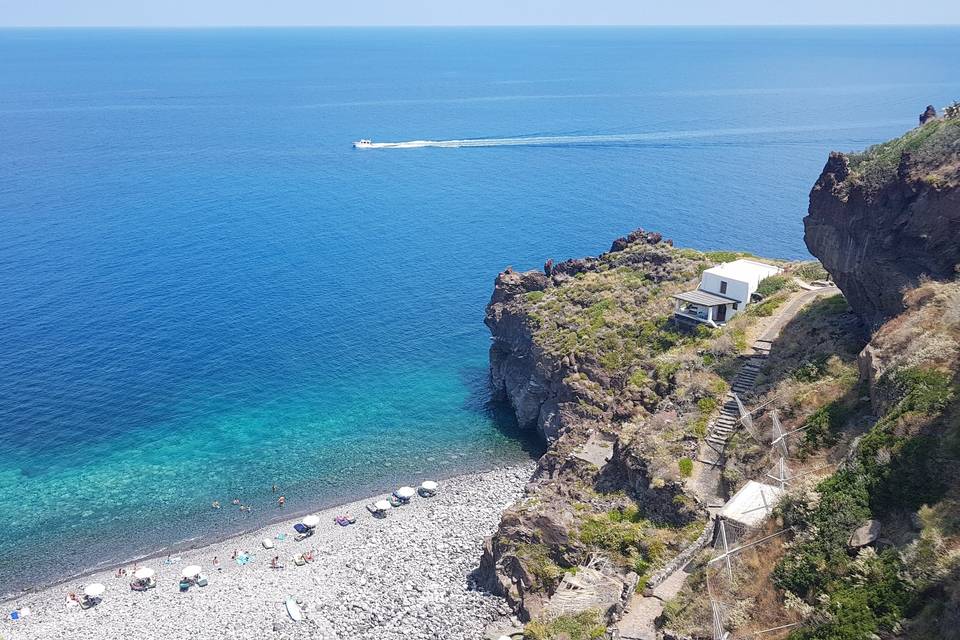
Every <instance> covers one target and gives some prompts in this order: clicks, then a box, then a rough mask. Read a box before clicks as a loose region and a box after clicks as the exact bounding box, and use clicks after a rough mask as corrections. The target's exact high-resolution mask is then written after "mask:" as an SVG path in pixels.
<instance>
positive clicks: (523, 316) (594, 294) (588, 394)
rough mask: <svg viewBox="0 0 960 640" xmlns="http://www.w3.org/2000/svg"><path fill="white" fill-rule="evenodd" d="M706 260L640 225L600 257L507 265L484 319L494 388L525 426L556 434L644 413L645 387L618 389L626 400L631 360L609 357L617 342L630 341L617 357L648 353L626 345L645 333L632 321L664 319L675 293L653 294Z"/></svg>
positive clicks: (687, 277) (681, 280) (686, 278)
mask: <svg viewBox="0 0 960 640" xmlns="http://www.w3.org/2000/svg"><path fill="white" fill-rule="evenodd" d="M697 265H698V261H697V260H696V259H691V258H690V257H689V256H685V254H684V253H683V252H681V251H679V250H677V249H675V248H674V247H673V245H672V243H671V242H670V241H669V240H664V239H663V238H662V236H661V235H660V234H659V233H648V232H645V231H643V230H642V229H641V230H637V231H635V232H633V233H631V234H630V235H628V236H625V237H623V238H618V239H617V240H616V241H615V242H614V243H613V246H612V247H611V250H610V251H609V252H608V253H605V254H603V255H601V256H600V257H597V258H593V257H591V258H585V259H576V260H568V261H566V262H561V263H559V264H556V265H555V264H553V263H552V261H550V262H547V264H546V265H545V266H544V271H543V272H538V271H530V272H526V273H517V272H515V271H513V270H512V269H507V270H506V271H504V272H503V273H501V274H500V275H499V276H498V277H497V280H496V284H495V286H494V292H493V296H492V298H491V300H490V304H489V305H488V306H487V313H486V318H485V323H486V325H487V327H488V328H489V329H490V333H491V335H492V337H493V344H492V346H491V347H490V378H491V383H492V386H493V390H494V393H495V394H496V395H498V396H499V398H500V399H501V400H505V401H507V402H509V404H510V405H511V406H512V407H513V410H514V412H515V413H516V416H517V422H518V423H519V424H520V426H522V427H535V428H537V429H538V430H539V431H540V433H541V434H542V435H543V436H544V438H545V439H546V440H547V441H552V440H555V439H556V438H557V437H558V436H559V435H560V434H561V433H562V432H563V431H564V430H565V429H566V428H568V427H569V426H570V425H571V424H578V423H579V422H581V421H584V420H591V421H596V420H600V421H609V420H610V419H611V418H613V417H614V414H615V413H616V414H617V415H618V416H619V417H621V418H623V417H627V416H629V415H633V414H634V413H636V412H637V411H638V410H643V409H644V404H649V400H650V395H649V394H648V393H646V392H645V390H644V389H636V390H635V391H636V393H621V394H618V395H619V398H617V400H618V401H617V402H615V401H614V397H613V394H612V393H611V389H613V388H619V389H620V390H621V391H624V390H625V389H624V388H623V387H624V385H623V384H622V383H623V381H622V379H621V380H618V378H622V377H623V376H624V375H625V374H628V373H629V371H627V369H628V368H629V365H630V364H631V362H628V361H627V360H623V361H618V362H611V361H609V360H608V361H604V362H601V359H602V358H603V357H604V356H605V355H607V356H609V355H611V354H612V352H613V350H614V348H616V347H624V348H623V349H622V350H621V351H622V353H620V354H616V355H623V356H624V358H627V359H629V358H632V357H633V356H637V355H639V354H637V349H638V347H639V346H640V345H631V344H627V343H629V342H631V341H632V340H633V339H634V338H635V337H636V336H633V335H631V333H630V332H631V331H632V329H633V327H632V326H627V325H628V323H629V324H631V325H632V324H634V321H635V320H640V319H643V318H642V316H645V317H646V318H647V319H648V320H653V319H656V320H657V321H658V322H662V321H664V320H665V319H666V317H667V316H668V315H669V312H670V305H671V303H670V300H669V296H658V299H657V300H656V303H657V304H651V294H652V293H654V292H659V290H660V289H662V288H663V287H665V286H667V287H669V286H670V285H677V284H678V283H682V284H687V283H688V282H689V281H690V280H691V278H694V277H695V276H696V273H697V271H696V268H697ZM587 276H590V277H589V278H587ZM621 276H622V277H621ZM588 281H589V282H588ZM581 282H582V283H587V284H584V285H583V286H580V283H581ZM641 308H642V311H641ZM647 408H649V407H647Z"/></svg>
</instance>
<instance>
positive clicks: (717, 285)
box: [697, 270, 757, 307]
mask: <svg viewBox="0 0 960 640" xmlns="http://www.w3.org/2000/svg"><path fill="white" fill-rule="evenodd" d="M724 282H726V283H727V286H726V291H724V287H723V286H722V284H723V283H724ZM697 288H698V289H700V290H701V291H709V292H710V293H716V294H717V295H721V296H726V297H728V298H733V299H734V300H736V301H738V302H740V305H739V306H741V307H742V306H743V304H744V303H746V302H749V301H750V294H751V293H753V291H756V290H757V287H756V286H754V287H753V291H751V290H750V283H749V282H745V281H743V280H735V279H733V278H732V277H730V276H721V275H717V274H715V273H710V271H709V270H707V271H704V272H703V276H702V277H701V278H700V286H699V287H697Z"/></svg>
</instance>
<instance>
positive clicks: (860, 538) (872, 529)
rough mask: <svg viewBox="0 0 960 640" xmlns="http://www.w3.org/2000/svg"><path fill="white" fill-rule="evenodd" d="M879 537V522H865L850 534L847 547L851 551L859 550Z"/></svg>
mask: <svg viewBox="0 0 960 640" xmlns="http://www.w3.org/2000/svg"><path fill="white" fill-rule="evenodd" d="M879 537H880V521H879V520H867V521H866V522H864V523H863V524H862V525H860V526H859V527H857V529H856V530H855V531H854V532H853V533H851V534H850V539H849V540H847V546H848V547H849V548H851V549H859V548H861V547H865V546H867V545H868V544H872V543H873V542H875V541H876V540H877V538H879Z"/></svg>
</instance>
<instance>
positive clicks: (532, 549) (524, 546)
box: [514, 543, 563, 589]
mask: <svg viewBox="0 0 960 640" xmlns="http://www.w3.org/2000/svg"><path fill="white" fill-rule="evenodd" d="M514 553H515V554H516V556H517V557H518V558H520V559H521V560H522V561H523V564H524V566H525V567H526V568H527V569H528V570H529V571H530V573H532V574H533V575H534V576H535V577H536V578H537V579H538V580H539V581H540V583H541V585H543V587H544V588H546V589H553V588H555V587H556V586H557V585H558V584H559V582H560V578H561V577H562V576H563V569H561V568H560V567H559V565H557V564H556V563H555V562H554V561H553V560H552V559H551V558H550V550H549V549H548V548H547V546H546V545H544V544H538V543H521V544H518V545H517V547H516V548H515V549H514Z"/></svg>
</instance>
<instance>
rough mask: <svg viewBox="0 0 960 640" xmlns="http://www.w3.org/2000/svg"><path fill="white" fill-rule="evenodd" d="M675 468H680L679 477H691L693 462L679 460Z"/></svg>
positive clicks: (688, 459) (685, 459) (686, 459)
mask: <svg viewBox="0 0 960 640" xmlns="http://www.w3.org/2000/svg"><path fill="white" fill-rule="evenodd" d="M677 466H678V467H680V477H682V478H689V477H690V476H692V475H693V460H691V459H690V458H680V459H679V460H677Z"/></svg>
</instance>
